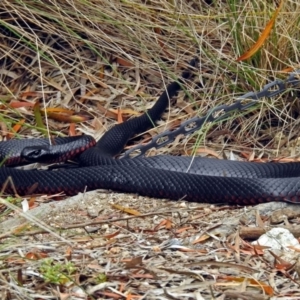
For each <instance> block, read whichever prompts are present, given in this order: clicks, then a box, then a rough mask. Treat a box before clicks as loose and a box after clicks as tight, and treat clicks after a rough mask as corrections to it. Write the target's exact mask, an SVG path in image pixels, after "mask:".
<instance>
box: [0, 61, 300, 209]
mask: <svg viewBox="0 0 300 300" xmlns="http://www.w3.org/2000/svg"><path fill="white" fill-rule="evenodd" d="M190 64H191V65H192V66H195V64H196V60H195V59H194V60H192V61H191V63H190ZM189 74H190V72H188V71H186V72H184V73H183V74H182V79H179V80H178V82H173V83H171V84H170V85H169V86H168V87H167V90H166V91H165V92H164V93H163V94H162V95H161V96H160V98H159V99H158V101H157V102H156V104H155V105H154V106H153V108H152V109H150V110H149V111H148V112H147V113H146V114H144V115H142V116H141V117H138V118H135V119H131V120H129V121H127V122H125V123H123V124H120V125H117V126H115V127H113V128H112V129H111V130H109V131H108V132H107V133H106V134H105V135H104V136H103V137H102V138H101V139H100V141H99V142H98V143H97V144H96V145H95V147H92V148H88V149H87V150H85V149H84V147H83V146H80V147H79V148H80V149H81V150H85V151H84V152H83V153H82V154H80V156H79V161H80V167H78V168H70V169H64V170H56V171H39V170H29V171H24V170H18V169H14V168H11V167H2V168H1V169H0V184H1V186H2V187H3V186H4V184H5V182H6V181H7V179H8V178H9V177H10V178H11V179H12V182H13V186H14V188H15V190H16V191H17V193H19V194H21V195H26V194H28V193H38V194H44V193H47V194H56V193H59V192H64V193H65V194H68V195H74V194H76V193H78V192H83V191H85V190H93V189H99V188H102V189H112V190H116V191H122V192H131V193H138V194H141V195H145V196H151V197H157V198H169V199H173V200H178V199H185V200H188V201H198V202H210V203H225V202H226V203H234V204H240V205H245V204H255V203H260V202H267V201H274V200H276V201H289V202H299V203H300V163H288V164H277V163H268V164H259V163H247V162H230V161H221V160H216V159H203V158H191V157H172V156H157V157H151V158H137V159H123V160H115V159H113V156H115V155H116V154H118V153H119V152H120V151H121V150H122V149H123V147H124V145H125V144H126V142H127V141H128V139H129V138H130V137H132V136H133V135H134V134H137V133H141V132H143V131H145V130H146V129H147V128H149V127H151V125H152V123H153V121H155V120H157V119H158V118H159V117H160V115H161V114H162V113H163V111H164V110H165V108H166V107H167V105H168V103H169V97H172V96H174V95H175V94H176V93H177V91H178V90H179V89H180V85H181V84H182V83H183V79H186V78H188V77H189ZM70 140H71V141H72V142H74V143H75V144H76V143H77V138H72V139H70ZM40 141H41V143H42V144H43V145H45V144H47V142H46V141H45V140H40ZM61 142H62V143H63V145H64V140H60V139H57V140H56V143H57V144H60V143H61ZM10 143H11V144H12V145H13V146H12V147H13V149H17V150H18V151H15V150H9V147H10V146H11V145H9V144H10ZM15 143H16V142H14V141H13V142H9V143H5V142H4V143H0V157H1V156H2V158H3V157H6V156H7V155H11V156H12V157H13V158H11V159H10V160H8V161H9V162H10V163H11V164H18V163H19V162H20V159H19V156H20V153H19V152H20V151H21V150H22V149H23V148H24V147H26V146H28V145H31V144H32V143H33V142H32V141H30V140H25V141H24V140H20V141H19V142H18V143H20V145H19V144H15ZM89 143H90V144H93V141H90V142H89ZM16 145H17V146H16ZM89 146H91V145H89ZM38 147H39V146H38ZM62 147H65V146H62ZM66 147H67V146H66ZM72 147H74V146H72ZM19 149H20V151H19ZM72 149H73V148H72ZM73 152H74V151H73ZM30 153H31V152H30V151H29V155H30ZM34 153H35V152H34ZM75 154H76V153H75ZM5 192H13V188H12V185H11V184H10V183H8V185H7V186H6V190H5Z"/></svg>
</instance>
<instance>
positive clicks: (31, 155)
mask: <svg viewBox="0 0 300 300" xmlns="http://www.w3.org/2000/svg"><path fill="white" fill-rule="evenodd" d="M42 155H43V148H41V147H35V146H31V147H25V148H24V149H23V150H22V153H21V157H22V158H24V159H26V160H27V161H33V162H34V161H38V160H39V159H40V158H41V156H42Z"/></svg>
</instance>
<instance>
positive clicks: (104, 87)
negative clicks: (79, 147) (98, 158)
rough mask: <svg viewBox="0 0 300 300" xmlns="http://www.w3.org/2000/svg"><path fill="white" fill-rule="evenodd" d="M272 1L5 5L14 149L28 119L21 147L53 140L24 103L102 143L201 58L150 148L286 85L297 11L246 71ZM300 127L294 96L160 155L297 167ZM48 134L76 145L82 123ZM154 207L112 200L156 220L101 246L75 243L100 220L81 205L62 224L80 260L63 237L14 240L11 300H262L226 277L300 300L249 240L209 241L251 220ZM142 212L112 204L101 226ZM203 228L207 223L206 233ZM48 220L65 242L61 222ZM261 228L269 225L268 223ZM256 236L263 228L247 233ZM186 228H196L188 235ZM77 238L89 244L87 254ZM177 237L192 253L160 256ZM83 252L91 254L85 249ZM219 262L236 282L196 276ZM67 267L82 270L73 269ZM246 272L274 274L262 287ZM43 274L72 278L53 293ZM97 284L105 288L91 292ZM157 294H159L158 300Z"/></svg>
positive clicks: (3, 76)
mask: <svg viewBox="0 0 300 300" xmlns="http://www.w3.org/2000/svg"><path fill="white" fill-rule="evenodd" d="M206 2H207V3H209V2H212V4H207V3H206ZM270 2H271V3H266V2H263V3H262V1H234V0H227V1H166V0H158V1H107V0H102V1H100V0H95V1H83V0H77V1H26V0H25V1H5V0H2V1H1V2H0V41H1V48H0V64H1V70H0V83H1V84H0V99H1V100H2V101H1V102H2V103H1V111H0V118H1V119H0V121H1V129H2V136H3V138H5V137H6V136H7V134H8V133H11V132H12V127H13V126H14V125H15V124H16V123H17V122H18V121H19V120H20V119H25V123H24V124H23V125H22V127H21V130H20V131H19V133H18V136H20V137H23V136H26V137H27V136H29V137H31V136H40V135H41V132H44V131H43V130H41V128H38V127H37V126H36V121H37V120H36V116H35V115H34V113H33V111H32V107H31V106H26V105H24V102H26V103H35V102H40V103H41V106H45V107H47V108H53V107H59V108H67V109H69V110H74V111H75V112H76V114H77V115H79V116H84V118H85V122H82V123H79V124H77V125H76V130H77V131H78V132H84V133H89V134H92V135H94V136H95V137H97V138H98V137H100V136H101V135H102V134H103V132H105V131H106V130H107V129H108V128H110V127H111V126H112V125H113V124H114V123H116V122H117V121H116V119H117V113H116V111H115V110H114V109H117V108H118V109H121V112H124V114H123V117H124V119H126V118H128V117H131V116H132V115H133V114H135V113H136V112H143V111H145V109H146V108H148V107H150V106H151V105H152V104H153V102H154V101H155V100H156V99H157V97H158V96H159V95H160V94H161V92H162V91H163V89H164V87H165V86H166V85H167V84H168V83H169V82H171V81H172V80H173V79H174V78H175V77H176V76H177V75H178V74H180V72H181V70H182V69H183V68H185V67H186V65H187V62H188V61H189V60H190V59H191V58H192V57H193V56H195V54H196V53H197V52H199V53H200V54H199V59H200V64H199V69H198V71H197V72H195V77H194V79H193V80H192V81H190V82H189V83H188V84H187V86H186V91H185V92H181V93H180V95H179V96H178V98H177V103H176V105H174V106H172V107H171V108H170V111H169V112H168V113H167V114H166V115H165V118H164V120H163V121H161V122H159V126H158V128H154V129H152V130H150V131H149V132H148V135H155V134H156V133H157V132H162V131H164V130H165V129H166V128H169V127H171V126H174V124H175V125H176V124H178V122H179V121H182V120H185V119H188V118H191V117H193V116H195V115H197V114H199V115H203V114H205V113H206V112H207V111H208V110H209V109H211V108H212V107H215V106H217V105H220V104H230V103H233V102H234V101H235V99H236V98H237V97H238V96H240V95H242V94H244V93H246V92H248V91H254V90H257V89H260V88H261V87H262V86H264V85H265V84H267V83H269V82H270V81H272V80H273V79H274V78H275V77H280V78H284V76H285V75H283V74H282V72H281V71H282V70H283V69H285V68H287V67H291V68H298V67H299V56H298V55H299V54H298V51H299V50H298V49H299V41H300V37H299V36H300V33H299V32H300V31H299V21H300V18H299V15H300V4H299V3H298V1H288V0H287V1H285V2H286V3H285V4H284V7H283V10H282V12H281V13H280V15H279V17H278V19H277V21H276V26H275V28H274V29H273V31H272V33H271V36H270V37H269V39H268V40H267V41H266V42H265V44H264V46H263V48H262V49H261V50H260V51H259V52H258V53H257V54H256V55H255V56H254V57H252V58H251V59H250V60H248V61H246V62H243V63H238V62H236V58H237V57H238V56H239V55H241V54H242V53H243V52H244V51H246V50H247V49H248V48H249V47H250V46H251V45H252V44H253V43H254V42H255V40H257V38H258V36H259V35H260V33H261V31H262V30H263V28H264V26H265V25H266V23H267V22H268V20H269V19H270V16H271V14H272V12H273V11H274V9H275V6H274V3H273V1H270ZM15 103H19V104H20V103H22V107H20V108H16V104H15ZM106 110H108V112H107V111H106ZM105 112H106V114H105ZM298 116H299V104H298V93H297V91H293V92H291V91H290V92H288V93H286V94H285V95H281V96H279V97H275V98H273V99H262V101H261V103H259V105H257V107H256V108H255V110H251V111H249V112H243V113H240V114H238V115H235V116H233V117H232V118H231V119H230V120H228V121H227V122H222V123H220V124H210V125H209V126H206V127H204V128H203V130H202V131H201V132H199V133H198V135H194V136H191V137H188V138H184V139H182V140H178V141H180V143H179V142H178V141H177V142H176V143H175V144H173V145H172V146H170V147H166V148H164V149H161V150H160V153H173V154H177V153H181V154H184V153H190V151H191V150H195V146H194V145H195V144H197V145H199V148H202V147H204V146H205V147H208V148H209V149H211V150H215V151H218V153H220V154H221V155H225V156H226V155H227V154H228V150H234V151H235V153H236V154H237V155H238V156H241V154H243V155H245V153H246V154H247V155H248V156H247V157H248V158H251V157H268V156H272V157H274V156H275V155H277V156H278V155H284V156H285V157H287V156H294V155H295V146H297V127H298V121H297V117H298ZM46 123H47V126H48V127H49V130H51V133H52V134H68V133H69V130H70V122H66V123H63V122H57V121H54V120H52V119H51V118H48V119H46ZM199 140H200V144H198V142H197V141H199ZM155 153H156V152H153V153H152V154H155ZM92 195H94V194H92ZM104 195H105V194H104ZM102 200H103V199H102ZM142 200H143V202H141V198H139V197H135V196H132V197H131V196H125V195H118V196H115V195H113V196H112V195H105V199H104V200H103V201H102V202H105V203H107V202H109V203H114V204H116V203H120V204H122V205H123V206H129V207H131V208H135V209H136V210H138V211H139V212H140V213H142V214H144V213H148V212H149V211H150V212H151V213H155V216H152V215H151V216H145V218H142V219H140V218H139V219H134V221H133V223H132V224H131V223H128V221H127V222H126V221H122V222H121V221H120V222H121V223H120V222H119V221H118V222H117V221H116V222H113V223H112V222H111V221H110V222H108V223H107V224H105V225H102V226H103V227H101V228H100V229H99V228H96V229H97V230H98V231H96V233H94V232H93V233H90V232H86V231H84V230H83V229H82V228H86V227H85V226H83V225H82V224H80V225H79V228H80V229H78V231H76V230H75V231H72V230H70V229H69V230H65V231H64V230H63V229H64V228H67V226H68V224H69V225H70V223H73V222H74V218H78V219H80V221H79V222H80V223H83V220H85V218H86V221H88V220H89V222H93V221H95V220H93V216H90V215H89V213H87V211H88V207H87V206H85V207H84V208H82V209H78V208H77V206H76V208H75V209H74V210H72V212H71V211H70V212H69V213H70V215H71V216H72V217H71V218H70V219H67V218H65V219H64V220H60V222H58V225H57V226H58V227H59V228H60V230H61V231H60V233H61V234H62V235H63V237H64V239H67V240H68V241H69V243H70V245H71V248H68V247H70V246H69V245H68V244H67V243H65V242H64V241H60V240H58V239H57V237H55V236H54V235H51V234H45V233H40V234H33V233H29V232H27V231H26V232H25V233H23V234H22V235H21V237H14V234H16V233H17V231H14V229H12V230H11V231H9V235H7V234H5V233H4V234H2V236H1V238H2V241H3V246H2V248H1V249H0V255H1V256H0V258H1V259H0V266H1V270H0V281H1V285H2V287H1V288H0V292H1V293H2V299H36V298H37V299H67V297H69V298H70V299H85V298H87V299H93V298H95V299H122V298H126V297H127V299H141V298H142V297H143V296H144V297H145V298H147V297H148V298H147V299H167V298H171V299H174V297H175V299H201V296H202V297H203V299H225V297H227V298H226V299H235V298H237V297H240V298H241V299H250V298H249V297H250V296H249V294H244V295H243V294H242V293H248V292H249V290H250V291H251V287H249V286H248V287H246V285H247V284H246V282H245V281H244V282H243V284H242V285H240V283H238V279H236V281H235V280H232V281H230V280H228V277H226V274H227V275H228V274H231V275H234V276H235V278H239V279H240V280H243V279H244V278H249V279H250V278H251V279H252V278H255V279H256V280H259V281H260V283H259V285H258V286H259V287H258V286H256V285H255V284H253V285H254V288H253V287H252V288H253V289H254V290H255V292H257V297H258V298H257V299H264V297H265V296H263V295H264V294H268V290H267V289H265V288H263V287H262V286H261V283H262V282H264V283H266V282H268V284H269V285H270V286H272V287H273V288H274V293H275V294H277V296H278V298H277V299H279V298H280V297H281V299H288V298H287V297H288V296H290V295H293V293H294V294H295V295H298V297H300V296H299V289H298V284H297V283H296V282H293V281H292V279H291V278H294V277H295V278H297V275H296V273H295V272H293V269H292V270H291V271H286V270H284V271H282V270H281V272H278V274H277V273H276V272H275V270H276V269H274V268H273V266H272V265H271V264H269V262H267V261H266V260H265V259H264V258H263V257H262V256H261V255H260V254H261V253H255V252H254V250H253V249H252V248H251V250H250V248H247V247H250V246H248V245H246V244H245V243H244V242H243V241H242V240H240V239H239V238H238V235H234V236H231V237H230V238H229V235H230V234H231V231H228V232H225V233H224V232H223V231H219V232H218V231H217V233H214V234H212V235H211V236H210V239H208V238H207V237H206V234H207V232H210V229H211V227H214V226H216V225H218V223H219V222H220V220H222V221H224V222H225V220H226V218H228V215H229V214H231V213H232V214H233V216H235V218H236V223H235V224H236V225H238V224H239V218H240V214H241V212H240V211H239V210H235V211H233V212H231V210H227V209H226V208H222V209H220V208H216V207H208V208H207V206H202V205H194V206H193V205H192V206H191V207H189V208H186V207H185V206H183V207H181V206H180V205H178V204H177V203H173V202H168V203H166V202H160V201H159V202H158V201H155V200H151V199H142ZM11 201H15V200H11ZM102 202H101V201H100V202H99V203H101V205H102ZM141 203H143V204H141ZM153 206H154V207H153ZM70 207H72V205H71V204H70ZM101 207H102V206H101ZM165 207H167V208H168V213H167V216H166V215H165V214H164V210H165ZM49 209H51V206H50V207H49ZM93 209H94V210H95V206H93ZM12 211H13V210H8V209H7V210H6V211H5V213H3V215H2V218H3V220H4V219H6V218H8V217H9V218H13V217H16V214H17V212H16V213H15V214H13V213H12ZM50 211H51V210H50ZM130 213H132V212H123V211H122V210H120V207H115V206H107V207H105V205H103V211H101V216H102V218H103V220H106V219H113V220H118V218H121V217H124V216H127V215H128V214H130ZM96 215H97V214H96ZM97 216H98V215H97ZM97 218H99V216H98V217H97ZM115 218H116V219H115ZM199 218H201V221H195V220H199ZM100 219H101V218H100ZM43 220H44V221H45V223H46V224H48V225H51V226H52V227H51V228H52V229H51V230H54V229H53V225H54V224H53V222H52V221H51V220H49V219H47V218H45V219H43ZM75 220H76V219H75ZM263 221H264V222H265V223H264V225H266V224H267V223H268V222H269V219H264V220H263ZM77 223H78V222H77ZM96 223H97V222H95V224H96ZM251 223H253V219H251V220H250V221H249V223H248V224H251ZM162 224H163V225H162ZM36 226H39V225H38V222H36ZM184 227H186V228H187V229H185V230H183V228H184ZM9 229H10V228H9ZM231 229H232V228H231ZM181 230H182V231H181ZM3 231H5V229H4V230H3ZM199 232H201V235H200V236H202V237H203V236H204V237H203V242H201V243H203V244H201V246H200V247H194V246H193V244H192V241H195V240H196V239H197V237H198V233H199ZM232 232H233V229H232ZM77 235H79V236H80V237H82V240H80V241H78V239H80V238H79V237H77ZM99 235H100V236H101V238H100V240H101V241H100V242H101V243H100V244H97V245H96V246H95V245H92V246H91V245H90V244H89V243H87V241H89V242H90V240H89V239H96V240H97V239H98V236H99ZM218 235H220V237H217V236H218ZM174 237H176V238H182V239H183V240H184V241H186V240H185V239H186V238H187V237H188V241H187V242H185V244H184V245H185V246H186V247H187V248H188V249H189V250H190V249H193V251H191V252H184V250H182V249H181V251H174V250H172V249H171V248H163V247H162V245H161V243H163V242H169V241H171V238H174ZM233 237H234V238H233ZM45 241H47V244H46V243H45ZM141 241H142V242H141ZM85 243H87V244H88V245H87V246H83V245H85ZM130 243H133V246H132V247H131V246H130ZM143 243H145V244H143ZM198 243H200V242H198ZM198 243H197V244H198ZM195 248H196V250H197V251H196V250H195ZM37 249H39V250H37ZM185 251H186V249H185ZM40 252H42V253H46V254H45V255H46V256H47V257H48V256H51V257H53V258H54V262H52V264H48V265H47V264H46V265H45V262H44V260H43V259H37V258H40V257H35V256H34V254H32V253H38V255H40V254H39V253H40ZM31 254H32V255H33V256H30V255H31ZM32 258H33V260H31V259H32ZM141 258H142V260H141ZM134 259H136V260H134ZM208 260H209V261H211V260H215V261H222V262H226V263H230V264H229V265H225V266H223V267H224V268H226V267H228V268H229V269H230V271H228V272H227V271H226V270H223V269H222V268H221V267H220V265H219V266H218V268H209V267H207V266H205V267H203V266H202V267H201V268H199V270H200V271H199V270H198V269H197V270H196V271H195V270H194V269H192V268H191V267H190V265H189V264H188V262H189V263H190V264H191V263H196V262H198V263H199V262H200V261H204V262H207V261H208ZM128 261H129V262H128ZM67 262H72V263H73V265H72V266H71V267H70V266H68V264H67ZM236 262H238V263H239V264H240V265H242V266H243V268H242V269H243V273H242V275H241V273H240V272H237V271H238V270H240V267H239V268H234V267H233V264H234V263H236ZM58 264H61V265H63V266H65V265H67V266H68V267H69V268H70V269H68V270H69V271H70V272H69V273H68V271H67V270H66V269H60V271H57V269H55V270H54V271H53V268H54V267H53V266H55V265H58ZM126 264H127V265H126ZM128 264H129V265H128ZM73 267H74V268H75V269H74V270H73V269H72V268H73ZM246 267H253V268H255V269H256V270H260V269H263V270H264V271H265V272H264V273H262V272H260V273H259V276H256V275H254V273H252V272H251V270H250V269H247V268H246ZM45 268H46V269H47V268H48V270H49V269H50V270H52V271H53V272H58V273H63V276H62V277H60V276H58V279H57V278H56V281H55V282H54V281H51V280H48V281H47V280H46V279H45V278H46V277H45V273H46V271H45ZM163 268H165V269H168V270H162V269H163ZM171 269H172V270H171ZM249 270H250V271H249ZM235 272H237V273H235ZM66 273H68V274H66ZM41 275H44V277H42V276H41ZM252 283H253V282H252ZM98 284H102V286H98V289H97V288H94V290H93V291H92V287H94V286H97V285H98ZM248 284H249V282H248ZM228 285H229V288H228ZM250 285H251V284H250ZM289 289H290V290H289ZM150 290H153V291H154V292H153V293H152V294H151V292H149V291H150ZM75 294H76V295H77V296H76V295H75ZM87 294H89V296H88V295H87ZM133 295H135V296H136V298H135V297H133ZM145 295H146V296H145ZM200 295H201V296H200ZM226 295H227V296H226ZM76 297H77V298H76ZM130 297H131V298H130ZM172 297H173V298H172ZM222 297H223V298H222ZM251 297H254V294H251ZM296 297H297V296H296ZM252 299H254V298H252ZM255 299H256V298H255Z"/></svg>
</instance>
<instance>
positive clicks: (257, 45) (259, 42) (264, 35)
mask: <svg viewBox="0 0 300 300" xmlns="http://www.w3.org/2000/svg"><path fill="white" fill-rule="evenodd" d="M283 2H284V0H281V1H280V3H279V6H278V7H277V9H276V10H275V13H274V15H273V17H272V19H271V20H270V21H269V23H268V24H267V26H266V27H265V29H264V30H263V32H262V34H261V35H260V37H259V38H258V40H257V42H256V43H255V44H254V45H253V46H252V47H251V48H250V49H249V50H248V51H247V52H245V53H244V54H243V55H241V56H240V57H239V58H238V59H237V61H242V60H246V59H248V58H250V57H251V56H252V55H254V54H255V53H256V52H257V51H258V50H259V48H260V47H261V46H262V45H263V44H264V42H265V41H266V39H267V38H268V37H269V35H270V32H271V30H272V28H273V26H274V24H275V20H276V18H277V16H278V14H279V11H280V10H281V8H282V6H283Z"/></svg>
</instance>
